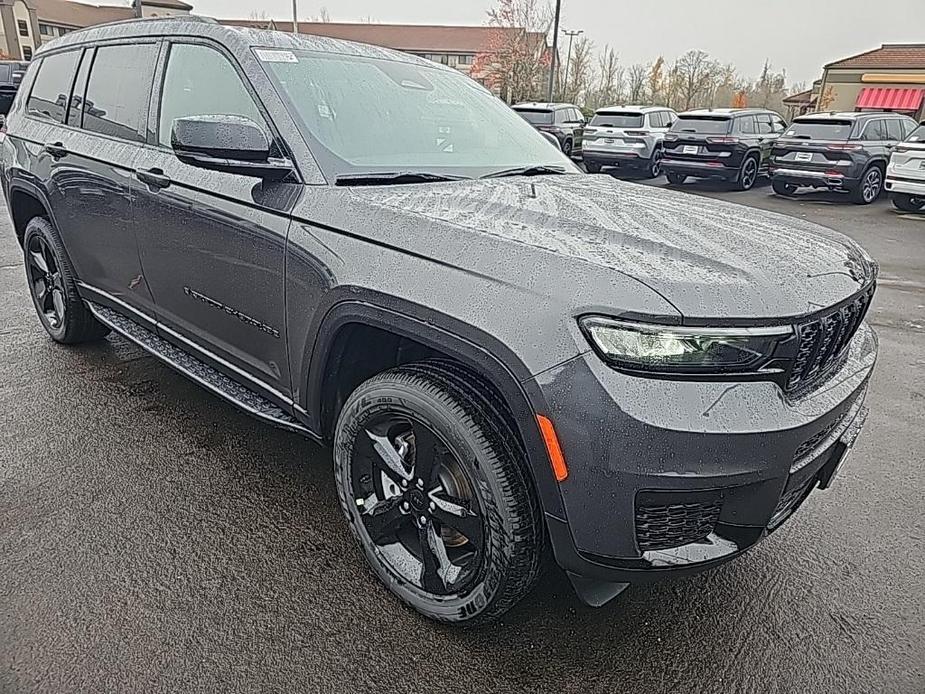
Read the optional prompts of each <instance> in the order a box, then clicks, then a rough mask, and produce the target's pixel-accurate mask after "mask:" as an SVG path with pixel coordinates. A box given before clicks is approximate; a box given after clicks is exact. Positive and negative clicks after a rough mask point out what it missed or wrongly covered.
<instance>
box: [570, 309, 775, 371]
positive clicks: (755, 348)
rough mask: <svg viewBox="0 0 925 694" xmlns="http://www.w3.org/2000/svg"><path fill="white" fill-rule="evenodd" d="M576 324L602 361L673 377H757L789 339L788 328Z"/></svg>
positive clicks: (591, 319)
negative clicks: (777, 349)
mask: <svg viewBox="0 0 925 694" xmlns="http://www.w3.org/2000/svg"><path fill="white" fill-rule="evenodd" d="M579 322H580V324H581V328H582V330H583V331H584V333H585V335H586V336H587V338H588V340H589V341H590V342H591V344H592V345H593V346H594V348H595V349H596V350H597V352H598V353H599V354H600V355H601V357H602V358H603V359H605V360H606V361H608V362H611V363H613V364H615V365H616V366H623V367H625V368H629V369H637V370H649V371H664V372H675V373H714V374H716V373H742V372H753V371H757V370H759V369H760V368H761V367H762V366H764V365H765V364H767V362H768V361H770V359H771V358H772V355H773V354H774V350H775V348H776V347H777V344H778V343H779V342H780V341H781V340H784V339H786V338H787V337H789V336H790V335H792V334H793V328H791V327H790V326H789V325H785V326H775V327H761V328H699V327H682V326H672V325H655V324H651V323H634V322H629V321H621V320H614V319H612V318H603V317H598V316H587V317H585V318H582V319H581V320H580V321H579Z"/></svg>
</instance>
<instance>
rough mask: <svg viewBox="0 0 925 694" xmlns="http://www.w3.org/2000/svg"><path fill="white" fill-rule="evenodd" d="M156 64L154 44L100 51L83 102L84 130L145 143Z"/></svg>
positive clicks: (121, 46) (125, 46)
mask: <svg viewBox="0 0 925 694" xmlns="http://www.w3.org/2000/svg"><path fill="white" fill-rule="evenodd" d="M156 61H157V47H156V46H155V45H154V44H153V43H149V44H141V45H137V44H135V45H118V46H101V47H100V48H98V49H97V51H96V57H95V58H94V59H93V65H92V67H91V68H90V79H89V80H88V81H87V93H86V97H85V98H84V102H83V128H84V130H89V131H91V132H96V133H100V134H102V135H109V136H111V137H118V138H120V139H122V140H130V141H133V142H141V141H142V140H143V139H144V138H143V137H142V135H141V133H142V132H144V126H145V121H146V120H147V117H148V95H149V94H150V93H151V82H152V79H153V74H154V63H155V62H156Z"/></svg>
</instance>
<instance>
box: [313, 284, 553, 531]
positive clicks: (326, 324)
mask: <svg viewBox="0 0 925 694" xmlns="http://www.w3.org/2000/svg"><path fill="white" fill-rule="evenodd" d="M336 293H337V294H338V297H337V298H335V299H334V300H332V301H329V302H327V303H328V304H329V307H327V310H319V311H318V315H319V316H321V317H320V318H319V319H318V324H317V326H313V327H315V329H313V330H312V331H311V332H310V334H311V335H314V336H315V338H314V343H313V345H312V348H311V357H310V358H307V359H305V361H304V364H305V366H303V373H302V374H301V378H302V383H303V384H304V385H305V388H304V390H303V391H302V397H301V398H300V399H301V400H302V402H300V403H298V404H299V406H300V407H302V408H303V409H304V411H305V413H306V414H307V415H308V416H309V417H310V418H311V419H312V425H313V428H314V429H315V430H316V431H319V432H321V433H322V434H325V435H326V434H328V432H327V431H325V430H324V422H323V421H322V405H323V398H324V386H325V378H326V376H327V374H328V371H329V369H328V367H329V364H330V361H331V359H336V358H337V354H335V345H336V344H337V337H338V335H339V334H340V332H341V331H342V330H343V329H345V328H346V327H347V326H349V325H351V324H360V325H366V326H371V327H375V328H380V329H382V330H386V331H388V332H391V333H394V334H396V335H400V336H402V337H407V338H409V339H413V340H415V341H417V342H419V343H421V344H423V345H425V346H427V347H430V348H432V349H434V350H437V351H439V352H442V353H444V354H446V355H447V356H448V357H450V358H452V359H455V360H457V361H459V362H461V363H462V364H464V365H465V366H467V367H468V368H470V369H473V370H474V371H476V372H477V373H479V374H481V375H482V376H483V377H484V378H486V379H488V380H490V381H491V383H492V384H493V385H494V386H495V387H496V388H497V390H498V392H499V393H500V395H501V397H502V398H503V399H504V401H505V403H506V404H507V406H508V409H509V410H510V411H511V414H512V415H513V418H514V424H515V426H516V428H517V432H516V433H517V434H518V435H519V437H520V440H521V442H522V443H523V446H524V449H525V453H526V459H527V466H528V468H529V470H530V474H531V477H532V478H533V484H534V489H535V490H536V492H537V497H538V499H539V502H540V505H541V508H542V510H543V512H544V513H546V514H551V515H555V516H557V517H560V518H562V517H564V513H565V511H564V506H563V503H562V497H561V494H560V491H559V485H558V483H557V482H556V480H555V477H554V475H553V471H552V468H551V465H550V462H549V456H548V453H547V452H546V447H545V444H544V443H543V439H542V436H541V433H540V430H539V426H538V424H537V421H536V415H537V413H543V412H545V411H546V410H547V407H546V401H545V399H544V397H543V394H542V392H541V391H540V388H539V386H538V385H537V384H536V382H535V381H534V379H533V377H532V374H530V372H529V370H528V369H527V368H526V366H525V365H524V364H523V362H521V361H520V359H519V358H518V357H517V356H516V355H515V354H514V353H513V352H512V351H511V350H510V349H509V348H508V347H507V346H505V345H504V344H503V343H501V342H500V341H499V340H497V339H496V338H494V337H492V336H490V335H488V334H487V333H485V332H483V331H481V330H479V329H478V328H474V327H473V326H471V325H468V324H466V323H463V322H462V321H459V320H457V319H455V318H452V317H450V316H446V315H445V314H441V313H439V312H436V311H433V310H432V309H427V308H426V307H423V306H420V305H418V304H414V303H411V302H407V301H404V300H402V299H399V298H397V297H394V296H389V295H384V294H380V293H378V292H373V291H370V290H358V288H356V287H350V288H340V291H336ZM344 294H348V295H349V297H344V296H343V295H344ZM338 299H339V300H338ZM306 346H308V345H306Z"/></svg>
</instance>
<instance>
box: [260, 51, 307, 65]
mask: <svg viewBox="0 0 925 694" xmlns="http://www.w3.org/2000/svg"><path fill="white" fill-rule="evenodd" d="M254 53H255V54H256V55H257V59H258V60H262V61H263V62H265V63H297V62H299V59H298V58H296V56H295V53H293V52H292V51H273V50H269V49H267V48H258V49H256V50H255V51H254Z"/></svg>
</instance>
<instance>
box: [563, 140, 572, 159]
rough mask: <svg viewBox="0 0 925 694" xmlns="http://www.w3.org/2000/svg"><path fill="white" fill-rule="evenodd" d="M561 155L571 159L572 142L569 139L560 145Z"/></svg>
mask: <svg viewBox="0 0 925 694" xmlns="http://www.w3.org/2000/svg"><path fill="white" fill-rule="evenodd" d="M562 154H564V155H565V156H567V157H568V158H569V159H571V158H572V141H571V140H570V139H569V140H566V141H565V142H563V143H562Z"/></svg>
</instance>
